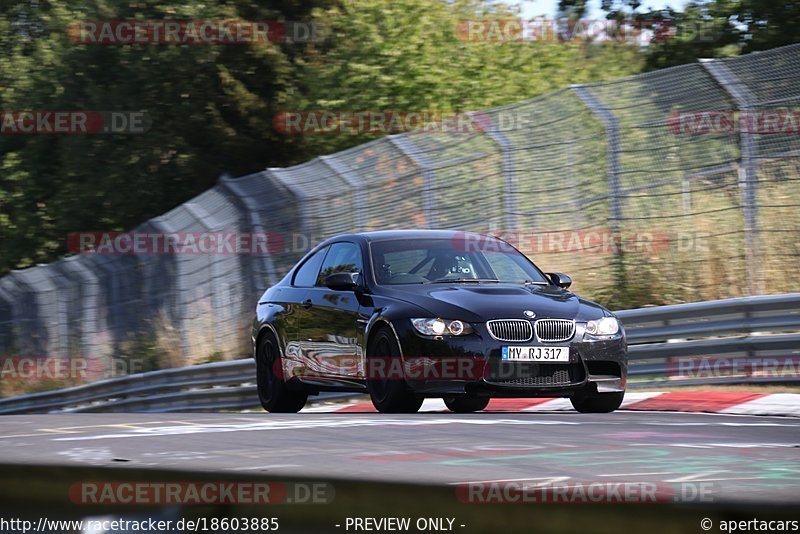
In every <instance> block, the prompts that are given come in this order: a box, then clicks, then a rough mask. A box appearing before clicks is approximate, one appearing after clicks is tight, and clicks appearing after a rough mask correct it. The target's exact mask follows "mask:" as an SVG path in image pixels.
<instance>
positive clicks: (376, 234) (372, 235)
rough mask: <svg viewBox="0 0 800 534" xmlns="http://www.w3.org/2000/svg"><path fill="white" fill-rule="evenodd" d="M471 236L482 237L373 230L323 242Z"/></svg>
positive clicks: (452, 232) (451, 232)
mask: <svg viewBox="0 0 800 534" xmlns="http://www.w3.org/2000/svg"><path fill="white" fill-rule="evenodd" d="M467 233H469V234H472V235H483V236H485V235H486V234H480V233H478V232H465V231H463V230H419V229H410V230H375V231H372V232H355V233H352V234H341V235H337V236H335V237H331V238H330V239H326V240H325V242H330V241H338V240H341V239H354V238H357V239H362V240H364V241H383V240H389V239H453V238H457V237H459V236H463V235H464V234H467ZM486 237H492V236H486Z"/></svg>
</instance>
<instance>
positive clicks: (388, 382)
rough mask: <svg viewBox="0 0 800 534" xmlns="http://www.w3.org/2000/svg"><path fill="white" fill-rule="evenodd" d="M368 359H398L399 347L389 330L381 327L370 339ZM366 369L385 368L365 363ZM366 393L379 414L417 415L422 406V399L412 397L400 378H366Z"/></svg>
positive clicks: (369, 373)
mask: <svg viewBox="0 0 800 534" xmlns="http://www.w3.org/2000/svg"><path fill="white" fill-rule="evenodd" d="M369 358H385V359H389V358H400V347H399V346H398V344H397V340H396V339H395V338H394V334H393V333H392V331H391V330H389V329H388V328H384V327H381V328H380V329H379V330H378V331H377V332H375V334H374V335H373V336H372V337H371V339H370V341H369V345H368V346H367V359H369ZM367 368H368V369H369V368H372V369H383V368H385V366H382V365H372V366H370V365H369V362H367ZM367 374H368V375H372V374H373V373H372V372H368V373H367ZM367 391H369V397H370V399H371V400H372V405H373V406H375V409H376V410H378V411H379V412H381V413H417V412H418V411H419V408H420V406H422V399H421V398H417V397H416V396H415V395H414V393H413V392H412V391H411V389H410V388H409V387H408V384H406V381H405V380H404V379H403V377H402V376H394V375H392V376H383V377H374V376H368V377H367Z"/></svg>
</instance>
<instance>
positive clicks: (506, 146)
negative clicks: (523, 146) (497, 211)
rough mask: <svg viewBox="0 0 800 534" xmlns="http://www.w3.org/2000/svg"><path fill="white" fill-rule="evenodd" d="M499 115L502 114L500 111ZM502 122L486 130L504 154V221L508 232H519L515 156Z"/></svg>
mask: <svg viewBox="0 0 800 534" xmlns="http://www.w3.org/2000/svg"><path fill="white" fill-rule="evenodd" d="M499 113H502V111H500V112H499ZM500 124H501V121H499V120H498V121H497V122H494V121H493V122H492V126H491V127H489V128H488V129H486V130H485V133H486V135H488V136H489V138H490V139H491V140H492V141H494V142H495V144H497V146H498V147H500V152H501V153H502V154H503V178H504V182H505V184H504V191H503V207H504V208H505V210H506V212H505V214H504V215H505V216H504V219H505V221H506V230H518V229H519V226H518V225H519V220H518V216H517V174H516V168H515V167H514V155H513V151H512V144H511V141H510V140H509V139H508V136H506V134H504V133H503V131H502V130H501V129H500Z"/></svg>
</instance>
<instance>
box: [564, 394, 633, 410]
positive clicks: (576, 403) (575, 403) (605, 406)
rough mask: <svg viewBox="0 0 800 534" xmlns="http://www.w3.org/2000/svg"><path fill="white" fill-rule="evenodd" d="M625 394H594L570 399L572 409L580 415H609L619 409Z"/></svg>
mask: <svg viewBox="0 0 800 534" xmlns="http://www.w3.org/2000/svg"><path fill="white" fill-rule="evenodd" d="M624 397H625V392H624V391H622V392H619V393H595V394H594V395H580V396H577V397H572V398H571V399H570V402H572V407H573V408H575V409H576V410H578V411H579V412H581V413H610V412H613V411H614V410H616V409H617V408H619V407H620V405H621V404H622V399H623V398H624Z"/></svg>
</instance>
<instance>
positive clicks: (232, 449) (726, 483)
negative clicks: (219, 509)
mask: <svg viewBox="0 0 800 534" xmlns="http://www.w3.org/2000/svg"><path fill="white" fill-rule="evenodd" d="M0 447H2V450H3V460H4V461H5V462H7V463H13V464H37V465H73V466H106V467H108V466H111V467H117V468H120V469H125V468H129V467H135V468H139V469H141V468H161V469H164V468H166V469H170V470H171V469H176V470H182V471H186V470H189V471H197V472H214V473H220V472H223V473H224V472H234V473H239V474H247V473H257V474H259V475H261V476H263V475H272V476H280V477H291V476H297V477H301V476H302V477H305V478H309V477H310V478H318V479H320V480H327V479H354V480H374V481H384V482H385V481H392V482H411V483H417V484H420V483H422V484H435V485H455V484H461V483H468V482H477V481H481V482H490V481H498V482H501V483H503V482H510V481H516V482H522V481H524V482H525V483H537V484H538V483H542V484H545V483H548V482H553V483H554V482H558V483H567V484H571V483H582V484H585V483H594V482H608V483H613V482H624V483H628V482H637V481H647V482H656V483H664V484H672V485H676V484H683V483H701V482H702V483H707V484H711V485H712V486H713V491H714V499H715V501H717V502H719V501H727V502H739V501H742V502H745V501H746V502H750V503H763V504H768V503H770V504H781V503H782V504H790V503H798V502H800V418H790V417H754V416H737V415H715V414H693V413H663V412H659V413H655V412H616V413H613V414H598V415H586V414H577V413H563V412H561V413H556V412H553V413H525V412H517V413H508V412H503V413H485V412H484V413H479V414H467V415H459V414H452V413H425V414H415V415H381V414H374V413H371V414H366V413H301V414H297V415H278V414H267V413H263V414H261V413H253V414H235V413H228V414H222V413H215V414H58V415H20V416H4V417H0Z"/></svg>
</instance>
